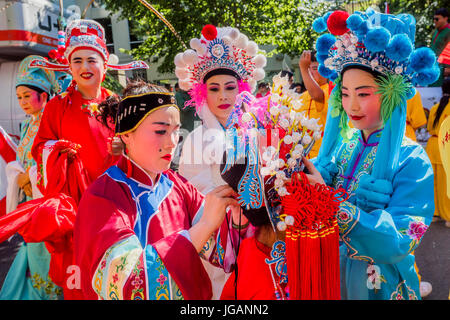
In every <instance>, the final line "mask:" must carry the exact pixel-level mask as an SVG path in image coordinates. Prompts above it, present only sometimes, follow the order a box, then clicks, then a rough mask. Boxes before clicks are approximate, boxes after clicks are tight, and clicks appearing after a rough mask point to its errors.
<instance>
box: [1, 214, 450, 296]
mask: <svg viewBox="0 0 450 320" xmlns="http://www.w3.org/2000/svg"><path fill="white" fill-rule="evenodd" d="M19 243H20V240H19V239H18V237H17V236H15V237H14V238H13V239H12V241H11V242H4V243H2V244H0V287H1V286H2V285H3V281H4V279H5V277H6V274H7V272H8V270H9V266H10V264H11V263H12V261H13V259H14V256H15V255H16V252H17V250H18V245H19ZM416 257H417V263H418V266H419V269H420V273H421V275H422V278H423V280H424V281H428V282H431V284H432V285H433V292H432V293H431V294H430V295H429V296H428V297H427V298H426V299H427V300H447V299H448V295H449V290H450V228H446V227H445V226H444V222H442V221H440V222H433V223H432V224H431V226H430V228H429V230H428V231H427V233H426V234H425V236H424V238H423V240H422V243H421V245H420V246H419V248H418V249H417V250H416Z"/></svg>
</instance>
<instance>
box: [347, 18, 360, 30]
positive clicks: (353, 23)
mask: <svg viewBox="0 0 450 320" xmlns="http://www.w3.org/2000/svg"><path fill="white" fill-rule="evenodd" d="M362 22H363V19H362V18H361V16H360V15H359V14H352V15H351V16H350V17H348V18H347V27H348V28H349V29H350V30H352V31H355V30H357V29H358V27H359V26H360V25H361V23H362Z"/></svg>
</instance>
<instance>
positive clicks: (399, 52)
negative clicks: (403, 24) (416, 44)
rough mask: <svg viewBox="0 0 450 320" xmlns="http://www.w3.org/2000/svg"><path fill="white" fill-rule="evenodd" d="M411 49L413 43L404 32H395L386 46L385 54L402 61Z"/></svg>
mask: <svg viewBox="0 0 450 320" xmlns="http://www.w3.org/2000/svg"><path fill="white" fill-rule="evenodd" d="M413 49H414V48H413V45H412V43H411V41H410V40H409V37H408V36H407V35H406V34H404V33H402V34H396V35H395V36H393V37H392V39H391V41H390V42H389V44H388V46H387V48H386V56H387V57H388V58H389V59H392V60H394V61H404V60H406V59H408V57H409V55H410V54H411V52H412V51H413Z"/></svg>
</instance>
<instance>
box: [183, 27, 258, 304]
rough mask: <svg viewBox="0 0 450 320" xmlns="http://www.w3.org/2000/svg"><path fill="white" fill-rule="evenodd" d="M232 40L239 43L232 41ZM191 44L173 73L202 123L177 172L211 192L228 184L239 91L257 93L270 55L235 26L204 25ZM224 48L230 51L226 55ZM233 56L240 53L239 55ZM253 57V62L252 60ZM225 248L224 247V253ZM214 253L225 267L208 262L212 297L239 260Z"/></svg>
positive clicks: (216, 296)
mask: <svg viewBox="0 0 450 320" xmlns="http://www.w3.org/2000/svg"><path fill="white" fill-rule="evenodd" d="M222 39H223V40H222ZM229 39H232V40H231V41H233V43H236V44H239V46H234V45H231V44H230V42H229V41H228V40H229ZM224 40H227V41H224ZM191 46H193V48H194V50H190V49H189V50H186V51H184V52H180V53H178V54H177V55H176V56H175V59H174V62H175V65H176V69H175V74H176V75H177V77H178V79H179V83H180V88H181V89H183V90H185V91H188V92H189V95H190V96H191V98H192V99H191V100H190V101H188V102H187V103H186V104H187V105H189V106H191V107H195V109H196V111H197V113H198V115H199V117H200V118H201V120H202V125H201V126H198V127H197V128H195V129H194V130H193V131H192V132H191V133H190V134H189V135H188V136H187V138H186V139H185V142H184V144H183V149H182V153H181V158H180V165H179V173H180V174H181V175H182V176H183V177H185V178H186V179H188V180H189V182H190V183H192V185H194V186H195V187H196V188H197V189H198V190H199V191H200V192H202V193H203V194H207V193H208V192H209V191H211V190H213V189H214V188H216V187H217V186H221V185H225V184H226V183H225V181H224V180H223V179H222V177H221V175H220V172H221V170H220V164H221V163H222V162H223V159H222V155H223V150H224V149H225V127H226V123H227V121H228V118H229V115H230V114H231V111H232V110H233V107H234V105H235V103H236V99H237V97H238V95H239V94H240V93H242V92H244V91H247V92H253V91H254V90H255V89H256V84H257V82H258V81H262V80H263V79H264V77H265V71H264V69H263V68H264V67H265V65H266V63H267V60H266V58H265V56H263V55H261V54H258V45H257V44H256V43H255V42H253V41H249V40H248V37H247V36H246V35H245V34H243V33H241V32H240V31H239V30H238V29H236V28H232V27H220V28H218V27H215V26H213V25H206V26H205V27H204V28H203V29H202V34H201V35H200V37H199V39H198V38H194V39H192V40H191ZM241 48H245V49H241ZM213 49H214V50H213ZM224 52H228V54H227V55H224V54H223V53H224ZM210 53H211V54H210ZM232 57H238V58H236V60H235V59H234V58H232ZM250 59H252V60H253V61H254V63H252V64H248V63H247V61H250ZM224 64H225V66H227V67H226V68H225V67H224ZM237 215H239V212H238V213H237ZM230 220H231V219H230ZM236 221H240V222H242V223H239V224H238V223H235V224H234V225H230V228H231V229H233V230H232V231H236V233H238V230H239V235H242V237H244V236H245V234H246V232H247V231H249V228H248V223H247V219H246V218H245V217H242V219H241V220H236ZM220 231H222V230H220ZM227 234H228V232H227V233H225V234H221V236H222V237H223V238H224V237H228V236H227ZM237 241H238V238H236V239H235V240H233V238H232V237H231V236H229V237H228V242H227V245H229V246H233V244H232V242H233V243H234V244H236V243H237ZM225 250H226V248H224V250H222V252H224V251H225ZM228 252H232V251H231V250H230V251H228ZM219 253H220V252H219ZM211 258H212V259H213V260H216V261H218V262H219V264H220V265H221V266H222V268H217V267H214V266H213V265H211V264H207V265H205V267H206V268H207V272H208V274H209V276H210V279H211V283H212V286H213V300H214V299H219V297H220V293H221V292H222V288H223V286H224V284H225V281H226V279H227V277H228V276H229V275H230V272H231V267H232V266H233V265H234V263H235V256H233V255H225V256H224V255H216V256H215V257H214V256H212V257H211ZM210 266H211V267H210Z"/></svg>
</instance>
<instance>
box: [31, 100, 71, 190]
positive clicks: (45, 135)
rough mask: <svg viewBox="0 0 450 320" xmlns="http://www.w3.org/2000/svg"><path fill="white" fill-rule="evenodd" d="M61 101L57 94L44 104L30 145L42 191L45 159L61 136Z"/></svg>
mask: <svg viewBox="0 0 450 320" xmlns="http://www.w3.org/2000/svg"><path fill="white" fill-rule="evenodd" d="M63 101H64V100H63V99H62V98H61V96H59V95H57V96H56V97H54V98H53V99H51V100H50V101H49V102H48V103H47V104H46V105H45V108H44V112H43V114H42V119H41V122H40V124H39V129H38V132H37V133H36V136H35V138H34V142H33V146H32V147H31V155H32V156H33V159H34V160H35V161H36V165H37V173H38V174H37V177H38V181H37V185H38V187H39V188H40V191H41V192H44V190H45V186H46V184H47V170H46V159H47V158H48V156H49V154H50V153H51V150H52V147H53V145H54V144H55V143H56V142H57V141H58V140H59V139H60V137H61V124H62V118H63V112H64V103H63ZM58 152H59V150H58Z"/></svg>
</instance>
